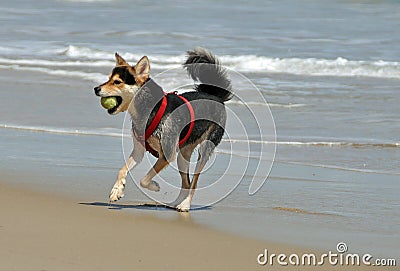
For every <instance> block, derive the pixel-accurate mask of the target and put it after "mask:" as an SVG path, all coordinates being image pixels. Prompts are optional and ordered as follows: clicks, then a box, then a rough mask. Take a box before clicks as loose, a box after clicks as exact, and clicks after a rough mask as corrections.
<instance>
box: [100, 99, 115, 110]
mask: <svg viewBox="0 0 400 271" xmlns="http://www.w3.org/2000/svg"><path fill="white" fill-rule="evenodd" d="M117 105H118V101H117V98H116V97H102V98H101V106H103V107H104V108H105V109H111V108H114V107H116V106H117Z"/></svg>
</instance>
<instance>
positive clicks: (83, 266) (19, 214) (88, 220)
mask: <svg viewBox="0 0 400 271" xmlns="http://www.w3.org/2000/svg"><path fill="white" fill-rule="evenodd" d="M0 193H1V194H0V196H1V197H0V200H1V202H0V203H1V204H0V206H1V207H0V208H1V214H2V220H1V222H0V223H1V224H0V236H1V243H2V245H1V246H0V255H1V256H0V258H1V261H0V267H1V269H2V270H110V269H135V270H136V269H140V270H187V269H188V268H190V269H191V270H221V269H227V270H265V269H268V270H280V269H281V268H282V266H280V265H278V264H277V263H275V265H272V266H271V265H269V264H267V265H259V264H258V263H257V257H258V255H259V254H260V253H264V251H265V249H266V248H268V250H270V251H276V252H279V253H286V255H290V254H293V253H297V254H298V255H303V254H304V253H315V255H320V254H321V253H320V252H318V251H315V250H311V249H305V248H299V247H296V246H288V245H282V244H276V243H271V242H263V241H260V240H255V239H250V238H243V237H239V236H237V235H232V234H228V233H226V232H223V231H215V230H210V229H208V228H205V227H201V226H199V225H197V224H196V223H193V222H192V221H191V220H190V213H182V214H180V216H179V218H178V219H176V220H172V221H166V220H163V219H159V218H155V217H154V216H151V215H132V214H126V213H124V212H121V211H119V210H118V208H113V206H112V205H110V206H99V207H94V206H92V205H90V204H89V205H86V204H83V203H80V202H79V201H77V200H76V199H71V198H65V197H63V196H60V195H58V196H56V195H54V194H46V193H43V192H40V193H39V192H37V191H34V190H32V189H27V188H23V187H21V186H15V185H14V186H13V185H4V184H2V186H1V188H0ZM126 206H127V207H128V206H129V205H126ZM128 208H129V207H128ZM144 208H145V209H147V210H148V211H149V212H150V211H151V209H152V208H155V207H144ZM284 268H285V270H341V268H342V267H341V266H329V265H328V264H326V265H323V266H284ZM366 268H367V269H366ZM346 270H395V269H394V268H385V267H375V268H374V267H365V266H364V267H359V266H358V267H355V266H350V267H349V266H346Z"/></svg>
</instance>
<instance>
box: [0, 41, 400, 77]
mask: <svg viewBox="0 0 400 271" xmlns="http://www.w3.org/2000/svg"><path fill="white" fill-rule="evenodd" d="M15 50H18V49H17V48H15ZM0 52H2V53H3V56H4V55H6V56H7V55H9V56H12V55H13V48H10V47H0ZM44 52H46V54H44ZM120 53H121V55H122V56H123V57H124V58H125V59H126V60H127V61H128V62H131V63H135V62H136V61H137V60H139V59H140V58H141V57H142V54H131V53H123V52H120ZM36 56H37V57H39V59H14V57H10V58H5V57H0V64H2V65H20V66H24V65H25V66H35V67H37V66H39V67H77V68H79V67H110V66H112V65H114V52H111V51H103V50H98V49H92V48H88V47H82V46H73V45H70V46H68V47H62V48H57V49H52V50H49V49H43V51H40V52H36ZM43 57H44V58H46V59H43ZM219 57H220V59H221V61H222V63H223V64H224V65H225V66H227V67H228V68H230V69H233V70H235V71H238V72H252V73H285V74H294V75H306V76H338V77H374V78H390V79H400V62H389V61H383V60H379V61H367V60H360V61H355V60H348V59H345V58H342V57H338V58H336V59H318V58H271V57H266V56H256V55H239V56H232V55H220V56H219ZM49 58H50V59H49ZM184 59H185V54H180V55H162V54H151V55H150V61H151V62H152V68H154V69H161V70H163V69H164V70H165V69H171V68H179V67H181V63H183V61H184Z"/></svg>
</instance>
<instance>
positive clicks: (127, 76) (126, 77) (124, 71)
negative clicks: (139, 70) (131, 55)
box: [112, 66, 136, 85]
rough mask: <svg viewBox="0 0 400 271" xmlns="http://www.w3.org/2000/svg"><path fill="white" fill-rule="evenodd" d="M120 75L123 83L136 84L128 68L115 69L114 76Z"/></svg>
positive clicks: (119, 67)
mask: <svg viewBox="0 0 400 271" xmlns="http://www.w3.org/2000/svg"><path fill="white" fill-rule="evenodd" d="M115 74H118V75H119V77H120V78H121V79H122V81H124V82H125V84H127V85H134V84H136V80H135V77H134V76H133V75H132V74H131V73H130V72H129V69H128V67H127V66H117V67H115V68H114V69H113V71H112V75H115Z"/></svg>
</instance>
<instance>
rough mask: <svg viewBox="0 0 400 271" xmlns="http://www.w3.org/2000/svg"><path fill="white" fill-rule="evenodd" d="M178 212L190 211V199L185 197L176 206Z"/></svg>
mask: <svg viewBox="0 0 400 271" xmlns="http://www.w3.org/2000/svg"><path fill="white" fill-rule="evenodd" d="M176 210H177V211H178V212H189V210H190V199H189V197H187V198H186V199H184V200H183V201H182V202H181V203H180V204H179V205H178V206H176Z"/></svg>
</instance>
